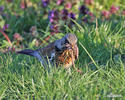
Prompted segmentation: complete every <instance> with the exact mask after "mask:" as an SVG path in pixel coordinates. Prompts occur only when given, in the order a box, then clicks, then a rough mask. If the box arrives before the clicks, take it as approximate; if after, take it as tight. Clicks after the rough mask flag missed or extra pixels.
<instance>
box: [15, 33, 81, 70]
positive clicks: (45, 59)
mask: <svg viewBox="0 0 125 100" xmlns="http://www.w3.org/2000/svg"><path fill="white" fill-rule="evenodd" d="M77 40H78V39H77V37H76V35H75V34H72V33H68V34H66V35H65V36H64V37H62V38H61V39H58V40H55V41H54V42H51V43H49V44H48V45H47V46H46V47H43V48H39V49H36V50H31V49H24V50H21V51H17V53H18V54H25V55H30V56H34V57H36V58H37V59H38V60H39V61H40V62H41V64H42V65H43V66H44V67H45V68H46V64H48V63H49V62H50V63H51V64H52V65H56V66H57V67H58V66H63V67H64V68H66V69H68V68H70V67H71V66H73V68H74V69H76V67H75V64H74V62H75V60H77V59H78V56H79V49H78V46H77ZM78 72H81V71H79V70H78Z"/></svg>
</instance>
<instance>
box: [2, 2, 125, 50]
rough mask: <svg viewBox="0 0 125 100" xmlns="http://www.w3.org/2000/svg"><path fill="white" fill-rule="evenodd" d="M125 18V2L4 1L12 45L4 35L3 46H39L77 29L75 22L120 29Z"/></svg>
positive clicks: (4, 19)
mask: <svg viewBox="0 0 125 100" xmlns="http://www.w3.org/2000/svg"><path fill="white" fill-rule="evenodd" d="M124 16H125V2H124V0H0V29H1V31H3V32H4V33H5V34H6V35H7V36H8V38H9V40H10V41H11V42H12V45H10V44H9V43H8V42H7V40H5V36H3V34H0V46H1V49H2V48H4V49H5V48H7V50H8V48H10V49H12V48H13V49H14V50H15V48H25V47H29V46H30V47H31V48H32V47H34V46H36V47H38V46H42V44H43V43H47V41H49V42H50V41H53V40H54V39H55V38H58V37H60V36H63V33H67V32H69V29H70V30H75V29H77V28H76V26H75V23H74V22H73V21H72V20H71V19H73V20H75V21H76V22H77V23H78V24H80V25H81V26H89V27H91V26H92V25H95V26H96V24H97V23H96V21H98V23H102V22H106V21H108V22H113V23H114V26H116V25H117V24H118V23H119V21H123V19H124ZM99 25H100V24H99ZM114 26H112V29H113V28H114ZM68 28H69V29H68ZM67 29H68V30H67ZM58 33H59V35H58ZM81 35H82V34H81ZM79 37H80V34H79Z"/></svg>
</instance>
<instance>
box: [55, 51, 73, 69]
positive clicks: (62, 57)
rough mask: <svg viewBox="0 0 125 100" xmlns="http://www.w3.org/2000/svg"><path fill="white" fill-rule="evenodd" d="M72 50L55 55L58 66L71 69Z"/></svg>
mask: <svg viewBox="0 0 125 100" xmlns="http://www.w3.org/2000/svg"><path fill="white" fill-rule="evenodd" d="M72 52H73V51H72V50H65V51H63V52H56V53H55V61H56V64H57V65H58V66H62V65H63V66H64V67H65V68H69V67H70V66H71V65H72V61H74V58H72Z"/></svg>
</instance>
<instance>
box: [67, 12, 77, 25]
mask: <svg viewBox="0 0 125 100" xmlns="http://www.w3.org/2000/svg"><path fill="white" fill-rule="evenodd" d="M68 16H69V18H72V19H73V20H75V19H76V17H75V14H74V13H72V12H71V13H69V15H68ZM70 24H71V25H72V24H74V22H73V21H72V20H70Z"/></svg>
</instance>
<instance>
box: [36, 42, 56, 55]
mask: <svg viewBox="0 0 125 100" xmlns="http://www.w3.org/2000/svg"><path fill="white" fill-rule="evenodd" d="M37 51H38V52H39V53H40V55H42V56H43V57H51V56H52V53H54V52H55V42H52V43H50V44H49V45H47V46H46V47H44V48H40V49H38V50H37Z"/></svg>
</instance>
